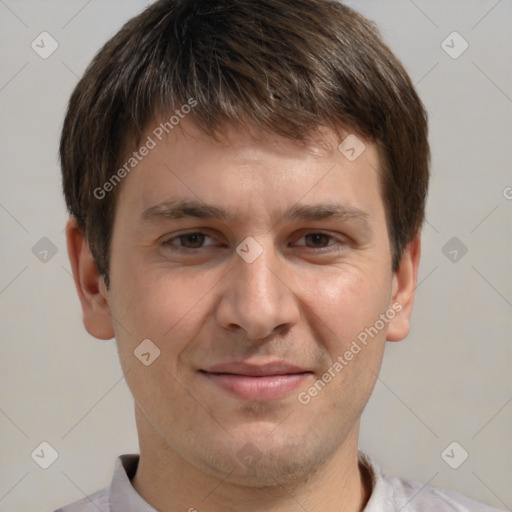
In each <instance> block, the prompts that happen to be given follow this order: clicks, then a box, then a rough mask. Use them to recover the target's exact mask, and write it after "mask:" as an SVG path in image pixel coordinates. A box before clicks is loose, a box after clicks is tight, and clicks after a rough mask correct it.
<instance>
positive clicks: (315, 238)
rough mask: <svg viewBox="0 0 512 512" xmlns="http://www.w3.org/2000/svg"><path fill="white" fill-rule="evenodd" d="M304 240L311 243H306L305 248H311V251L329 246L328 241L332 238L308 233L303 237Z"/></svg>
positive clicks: (323, 234)
mask: <svg viewBox="0 0 512 512" xmlns="http://www.w3.org/2000/svg"><path fill="white" fill-rule="evenodd" d="M304 238H305V239H306V240H309V241H310V242H311V245H310V244H308V243H306V245H307V247H311V248H313V249H315V248H318V247H319V246H320V247H326V246H328V245H329V243H328V242H329V240H332V237H331V236H329V235H326V234H325V233H310V234H308V235H305V236H304Z"/></svg>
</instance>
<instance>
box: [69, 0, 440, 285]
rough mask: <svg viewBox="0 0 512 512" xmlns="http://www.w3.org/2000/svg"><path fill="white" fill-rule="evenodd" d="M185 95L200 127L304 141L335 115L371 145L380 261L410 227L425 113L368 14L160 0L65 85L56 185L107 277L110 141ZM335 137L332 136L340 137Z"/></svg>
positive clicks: (424, 164) (269, 2)
mask: <svg viewBox="0 0 512 512" xmlns="http://www.w3.org/2000/svg"><path fill="white" fill-rule="evenodd" d="M190 98H193V99H194V100H195V101H196V102H197V104H196V106H195V107H194V109H193V111H192V112H191V114H190V115H191V116H193V120H194V122H195V123H196V124H197V126H198V128H199V129H200V130H201V131H202V132H203V133H205V134H207V135H211V136H213V137H215V136H216V134H219V133H221V132H222V130H223V129H224V128H225V127H226V126H227V125H228V124H234V125H238V126H240V127H242V128H244V127H245V128H248V129H251V128H257V129H260V130H263V131H266V132H273V133H276V134H278V135H281V136H284V137H287V138H289V139H292V140H296V141H302V142H304V141H306V140H307V139H308V137H309V136H310V135H311V134H312V133H313V132H315V131H316V130H317V129H318V128H319V127H322V126H325V127H328V128H333V129H335V130H336V129H337V128H339V127H345V128H348V129H349V130H351V131H352V132H353V133H356V134H359V135H361V136H363V137H365V138H367V139H368V140H371V141H374V142H376V144H377V148H378V151H379V155H380V160H381V161H380V164H381V169H380V171H381V187H382V195H383V200H384V204H385V207H386V215H387V224H388V228H389V233H390V246H391V252H392V255H393V270H396V269H397V268H398V266H399V263H400V260H401V255H402V253H403V250H404V248H405V246H406V245H407V243H408V242H410V241H411V240H412V239H413V238H414V236H415V235H416V234H417V232H418V231H419V229H420V228H421V225H422V222H423V218H424V210H425V202H426V195H427V189H428V180H429V164H430V149H429V144H428V127H427V113H426V111H425V108H424V107H423V105H422V103H421V100H420V99H419V97H418V95H417V93H416V91H415V89H414V86H413V84H412V82H411V80H410V78H409V76H408V75H407V72H406V71H405V69H404V68H403V66H402V64H401V63H400V61H399V60H398V59H397V58H396V57H395V56H394V55H393V53H392V52H391V50H390V49H389V48H388V46H386V44H385V43H383V41H382V40H381V37H380V34H379V31H378V30H377V28H376V27H375V25H374V24H373V23H372V22H370V21H369V20H367V19H366V18H364V17H363V16H361V15H360V14H358V13H357V12H356V11H354V10H352V9H351V8H349V7H347V6H345V5H343V4H342V3H341V2H339V1H336V0H293V1H290V0H160V1H157V2H155V3H154V4H152V5H150V6H149V7H148V8H147V9H146V10H145V11H143V12H142V13H141V14H140V15H138V16H136V17H135V18H133V19H131V20H130V21H128V22H127V23H126V24H125V25H124V26H123V27H122V29H121V30H120V31H119V32H118V33H117V34H116V35H115V36H114V37H113V38H112V39H110V40H109V41H108V42H107V43H106V44H105V45H104V46H103V48H102V49H101V50H100V51H99V52H98V54H97V55H96V56H95V58H94V59H93V61H92V62H91V64H90V65H89V67H88V68H87V70H86V71H85V73H84V76H83V77H82V79H81V80H80V82H79V83H78V84H77V86H76V88H75V90H74V91H73V94H72V96H71V99H70V102H69V106H68V110H67V114H66V118H65V121H64V126H63V129H62V136H61V142H60V159H61V165H62V175H63V190H64V195H65V199H66V204H67V208H68V211H69V212H70V214H72V215H73V216H74V217H75V218H76V219H77V222H78V226H79V228H80V229H81V231H82V233H83V234H84V236H85V238H86V240H87V242H88V244H89V247H90V249H91V252H92V254H93V256H94V258H95V262H96V265H97V267H98V271H99V272H100V274H102V275H104V276H105V278H106V282H107V286H108V271H109V254H110V240H111V235H112V227H113V219H114V212H115V205H116V197H117V195H118V193H119V188H120V187H117V188H116V189H115V190H113V191H112V193H110V194H108V196H106V197H105V198H104V199H98V198H97V197H96V196H95V194H94V190H96V189H97V188H98V187H102V186H103V184H104V183H105V182H107V181H108V180H109V178H110V177H111V176H112V175H113V174H114V172H115V171H116V169H117V168H118V166H119V165H121V159H122V156H123V155H122V153H123V148H126V146H127V145H129V144H132V145H133V147H135V143H136V141H138V140H140V137H141V135H142V133H143V131H144V129H145V127H146V126H147V124H148V122H149V121H150V120H151V119H153V118H155V117H156V116H165V115H169V113H171V112H173V111H174V110H175V109H176V108H179V107H180V106H181V105H183V104H184V103H186V102H187V100H188V99H190ZM340 142H341V141H340Z"/></svg>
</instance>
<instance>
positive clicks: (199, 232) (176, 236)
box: [163, 231, 343, 251]
mask: <svg viewBox="0 0 512 512" xmlns="http://www.w3.org/2000/svg"><path fill="white" fill-rule="evenodd" d="M190 235H204V236H206V237H208V238H211V239H213V237H212V236H210V235H208V234H206V233H203V232H202V231H190V232H188V233H181V234H179V235H175V236H173V237H172V238H169V239H168V240H166V241H164V242H163V245H164V246H165V247H168V248H170V249H171V250H176V251H196V250H198V249H204V248H205V247H211V246H202V247H195V248H190V247H180V246H173V241H174V240H179V239H183V238H186V237H187V236H190ZM309 235H321V236H326V237H327V238H329V239H330V240H335V241H336V238H335V237H333V236H332V235H329V234H328V233H325V232H323V231H310V232H308V233H305V234H304V235H303V236H301V237H300V238H299V240H300V239H302V238H305V237H306V236H309ZM338 243H342V244H343V241H341V240H338ZM335 244H336V243H333V244H328V245H327V246H325V247H318V248H315V247H307V246H306V245H300V246H299V247H305V248H307V249H313V250H317V251H321V250H328V248H329V247H331V246H333V245H335Z"/></svg>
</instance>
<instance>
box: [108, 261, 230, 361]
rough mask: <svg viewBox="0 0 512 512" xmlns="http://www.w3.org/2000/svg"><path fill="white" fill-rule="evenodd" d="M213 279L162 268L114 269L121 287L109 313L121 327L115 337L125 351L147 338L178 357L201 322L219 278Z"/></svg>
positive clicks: (188, 272)
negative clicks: (210, 294) (121, 343)
mask: <svg viewBox="0 0 512 512" xmlns="http://www.w3.org/2000/svg"><path fill="white" fill-rule="evenodd" d="M215 277H216V276H214V275H211V276H210V274H209V273H207V272H205V273H199V272H193V271H190V270H188V269H180V270H177V269H170V268H168V267H164V266H160V267H155V266H154V267H150V266H149V265H142V264H141V265H138V266H137V265H130V264H124V266H123V267H121V268H119V267H118V274H117V275H116V279H117V281H116V284H117V283H121V285H120V286H119V288H117V289H116V290H115V294H114V295H113V301H112V303H113V304H112V305H113V311H112V313H113V316H115V317H116V318H117V319H118V321H119V324H120V325H122V327H119V328H118V332H116V337H117V334H118V335H119V336H120V338H121V339H122V340H123V345H124V346H125V348H126V350H128V349H129V350H131V351H133V349H134V348H135V347H136V346H137V345H138V344H139V343H140V342H141V341H142V340H144V339H146V338H149V339H151V340H152V341H153V342H154V343H155V344H156V345H157V346H158V347H159V348H160V349H161V350H164V349H165V351H166V352H167V353H169V351H172V352H173V353H179V352H180V351H181V350H182V349H183V348H184V347H185V346H186V345H187V343H188V342H189V341H190V339H191V338H192V337H193V336H194V333H195V332H196V331H197V328H198V326H199V325H200V324H201V322H203V317H204V315H205V311H204V308H205V307H206V305H207V303H208V301H207V296H208V292H209V291H211V290H212V289H213V288H214V287H215V284H216V283H217V281H218V279H219V278H220V277H222V276H217V279H216V278H215ZM123 327H124V328H123ZM127 333H130V334H129V335H128V334H127ZM127 338H129V340H127Z"/></svg>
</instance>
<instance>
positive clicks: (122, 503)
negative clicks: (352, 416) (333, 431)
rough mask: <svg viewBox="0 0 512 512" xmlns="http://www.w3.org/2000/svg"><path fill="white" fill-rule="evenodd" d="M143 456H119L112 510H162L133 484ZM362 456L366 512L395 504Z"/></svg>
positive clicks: (369, 461)
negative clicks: (367, 493) (367, 490)
mask: <svg viewBox="0 0 512 512" xmlns="http://www.w3.org/2000/svg"><path fill="white" fill-rule="evenodd" d="M139 458H140V455H139V454H135V453H131V454H125V455H120V456H119V457H117V459H116V462H115V467H114V475H113V476H112V481H111V483H110V487H109V495H108V498H109V505H110V512H158V511H157V510H156V509H154V508H153V507H152V506H151V505H149V504H148V502H147V501H145V500H144V499H143V498H142V496H141V495H140V494H139V493H138V492H137V491H136V490H135V489H134V488H133V486H132V483H131V480H132V478H133V477H134V476H135V473H136V471H137V466H138V464H139ZM358 460H359V463H360V464H361V465H363V466H364V467H365V468H366V469H367V470H368V473H369V474H370V478H371V487H372V489H371V495H370V499H369V500H368V503H367V505H366V507H365V509H364V511H363V512H377V511H380V510H386V508H382V507H383V506H384V507H386V506H388V507H390V506H392V503H391V501H392V500H391V496H390V495H389V493H388V492H387V491H388V490H387V488H386V485H385V482H384V479H383V478H382V474H381V471H380V468H379V466H378V464H377V462H376V461H375V460H374V459H373V458H372V457H370V456H369V455H368V454H366V453H364V452H362V451H359V454H358ZM387 510H394V508H388V509H387Z"/></svg>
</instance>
